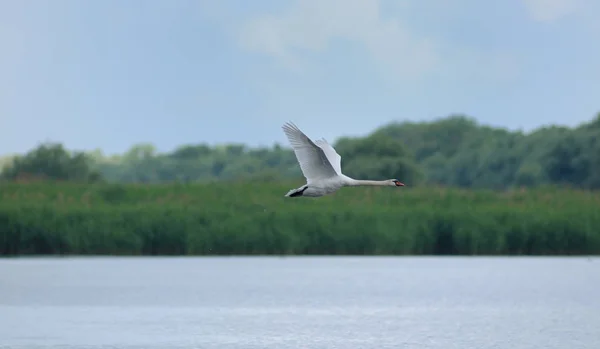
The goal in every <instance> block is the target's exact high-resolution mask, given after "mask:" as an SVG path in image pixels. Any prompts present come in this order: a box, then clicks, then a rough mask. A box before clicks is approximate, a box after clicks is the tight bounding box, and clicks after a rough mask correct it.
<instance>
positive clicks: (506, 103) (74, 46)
mask: <svg viewBox="0 0 600 349" xmlns="http://www.w3.org/2000/svg"><path fill="white" fill-rule="evenodd" d="M0 23H1V25H0V49H1V52H2V54H0V154H12V153H24V152H26V151H29V150H31V149H33V148H34V147H36V146H37V145H38V144H40V143H41V142H61V143H63V144H64V145H65V146H66V147H67V148H69V149H77V150H92V149H98V148H100V149H102V150H103V151H104V153H105V154H115V153H123V152H125V151H127V150H128V149H129V148H130V147H131V146H132V145H134V144H137V143H147V142H149V143H152V144H154V145H155V146H156V147H157V149H158V151H160V152H167V151H172V150H173V149H175V148H176V147H178V146H181V145H184V144H197V143H208V144H212V145H214V144H223V143H244V144H247V145H249V146H271V145H273V144H274V143H280V144H283V145H285V146H287V144H288V143H287V140H286V139H285V136H284V134H283V132H282V130H281V125H282V124H283V123H284V122H286V121H293V122H294V123H296V124H297V125H298V126H299V127H300V128H301V129H302V130H303V131H305V132H306V133H307V134H308V135H309V136H310V137H312V138H313V139H314V138H320V137H325V138H326V139H328V140H329V141H330V142H334V141H335V139H337V138H338V137H341V136H364V135H366V134H368V133H370V132H371V131H373V130H374V129H375V128H377V127H380V126H382V125H385V124H387V123H390V122H402V121H431V120H435V119H439V118H444V117H447V116H449V115H451V114H464V115H467V116H469V117H472V118H475V119H476V120H477V121H478V122H479V123H482V124H487V125H492V126H500V127H506V128H509V129H513V130H517V129H521V130H524V131H530V130H532V129H534V128H537V127H540V126H544V125H549V124H560V125H567V126H576V125H578V124H580V123H582V122H586V121H589V120H591V119H592V118H593V117H594V116H595V115H596V114H597V113H598V112H600V40H598V38H599V37H600V2H599V1H595V0H504V1H481V0H452V1H450V0H431V1H420V0H261V1H259V0H256V1H247V0H219V1H216V0H213V1H209V0H195V1H183V0H169V1H165V0H145V1H143V2H142V1H117V0H87V1H78V0H28V1H16V0H12V1H10V0H0Z"/></svg>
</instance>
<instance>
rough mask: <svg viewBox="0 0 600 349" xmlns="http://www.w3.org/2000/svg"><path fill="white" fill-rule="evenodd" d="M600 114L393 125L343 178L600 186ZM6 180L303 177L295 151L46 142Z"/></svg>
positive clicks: (339, 145) (360, 141)
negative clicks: (74, 146)
mask: <svg viewBox="0 0 600 349" xmlns="http://www.w3.org/2000/svg"><path fill="white" fill-rule="evenodd" d="M599 139H600V114H598V115H597V116H596V117H595V118H594V119H592V120H591V121H589V122H586V123H583V124H581V125H579V126H577V127H572V128H570V127H564V126H546V127H540V128H538V129H536V130H534V131H533V132H530V133H524V132H521V131H510V130H507V129H503V128H495V127H490V126H485V125H481V124H478V123H477V122H476V121H475V120H474V119H472V118H469V117H466V116H462V115H451V116H449V117H447V118H443V119H439V120H435V121H432V122H418V123H415V122H393V123H389V124H387V125H383V126H381V127H379V128H377V129H375V130H374V131H373V132H371V133H370V134H369V135H367V136H366V137H341V138H339V139H338V140H336V141H335V142H334V143H333V145H334V147H335V148H336V150H337V151H338V153H340V155H341V156H342V168H343V171H344V172H345V173H346V174H347V175H349V176H351V177H357V178H373V179H386V178H393V177H396V178H399V179H402V180H403V181H404V182H405V183H407V184H409V185H411V186H418V185H443V186H453V187H460V188H474V189H476V188H489V189H509V188H514V187H537V186H540V185H547V184H553V185H561V186H570V187H575V188H581V189H598V188H599V187H600V141H599ZM0 165H2V172H1V173H0V179H2V180H4V181H19V180H21V181H22V180H32V179H51V180H62V181H77V182H99V181H101V182H112V183H167V182H182V183H191V182H207V181H220V180H231V179H236V180H251V181H255V182H256V181H258V182H264V181H282V180H287V179H300V178H301V172H300V168H299V166H298V165H297V162H296V159H295V157H294V154H293V152H292V151H291V149H290V148H289V147H288V146H281V145H274V146H272V147H264V148H250V147H247V146H245V145H243V144H227V145H220V146H212V147H211V146H209V145H207V144H204V143H198V144H188V145H182V146H180V147H179V148H177V149H175V150H173V151H171V152H168V153H158V152H157V151H156V148H155V147H154V146H153V145H152V144H136V145H134V146H132V147H131V149H129V150H128V151H127V152H125V153H124V154H122V155H119V156H110V157H109V156H105V155H103V154H102V152H101V151H93V152H74V151H70V150H68V149H67V148H66V147H65V146H64V145H63V144H61V143H44V144H39V145H38V146H37V147H36V148H34V149H33V150H31V151H29V152H28V153H26V154H22V155H16V156H13V157H11V158H10V159H7V158H5V159H3V160H2V161H0Z"/></svg>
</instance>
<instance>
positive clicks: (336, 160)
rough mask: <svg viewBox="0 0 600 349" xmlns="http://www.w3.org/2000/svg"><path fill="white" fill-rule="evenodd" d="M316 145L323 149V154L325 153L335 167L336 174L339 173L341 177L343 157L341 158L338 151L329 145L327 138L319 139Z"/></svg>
mask: <svg viewBox="0 0 600 349" xmlns="http://www.w3.org/2000/svg"><path fill="white" fill-rule="evenodd" d="M315 144H316V145H318V146H319V147H321V149H323V152H325V155H326V156H327V159H329V162H330V163H331V166H332V167H333V169H334V170H335V172H337V174H338V175H341V174H342V157H341V156H340V154H338V153H337V151H335V149H334V148H333V147H332V146H331V145H330V144H329V143H327V140H325V138H321V139H317V140H316V141H315Z"/></svg>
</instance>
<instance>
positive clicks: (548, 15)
mask: <svg viewBox="0 0 600 349" xmlns="http://www.w3.org/2000/svg"><path fill="white" fill-rule="evenodd" d="M523 2H524V3H525V6H526V7H527V10H528V11H529V14H530V15H531V17H532V18H533V19H534V20H536V21H539V22H552V21H555V20H558V19H561V18H563V17H565V16H568V15H571V14H573V13H576V12H578V11H579V10H581V9H582V8H583V5H584V2H585V1H584V0H523Z"/></svg>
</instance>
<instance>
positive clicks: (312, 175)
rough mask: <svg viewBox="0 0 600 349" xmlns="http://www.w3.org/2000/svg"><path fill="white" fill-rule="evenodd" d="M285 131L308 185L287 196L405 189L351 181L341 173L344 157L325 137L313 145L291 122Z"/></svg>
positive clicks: (395, 183)
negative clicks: (359, 189) (367, 188)
mask: <svg viewBox="0 0 600 349" xmlns="http://www.w3.org/2000/svg"><path fill="white" fill-rule="evenodd" d="M282 128H283V132H284V133H285V135H286V136H287V138H288V140H289V141H290V144H291V146H292V148H293V149H294V153H295V154H296V159H297V160H298V163H299V164H300V169H301V170H302V173H303V174H304V177H305V178H306V184H305V185H303V186H301V187H300V188H297V189H292V190H290V191H289V192H288V193H287V194H285V196H286V197H292V198H293V197H298V196H307V197H319V196H324V195H327V194H331V193H334V192H335V191H337V190H338V189H340V188H342V187H357V186H384V187H385V186H395V187H403V186H404V183H401V182H400V181H399V180H397V179H387V180H383V181H370V180H358V179H353V178H350V177H348V176H346V175H344V174H342V166H341V160H342V157H341V156H340V155H339V154H338V153H337V152H336V151H335V149H333V147H332V146H331V145H329V143H327V141H326V140H325V139H324V138H321V139H318V140H315V141H314V142H313V141H311V140H310V138H308V137H307V136H306V135H305V134H304V133H303V132H302V131H300V129H299V128H298V127H297V126H296V125H294V124H293V123H291V122H288V123H285V124H284V125H283V126H282Z"/></svg>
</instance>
